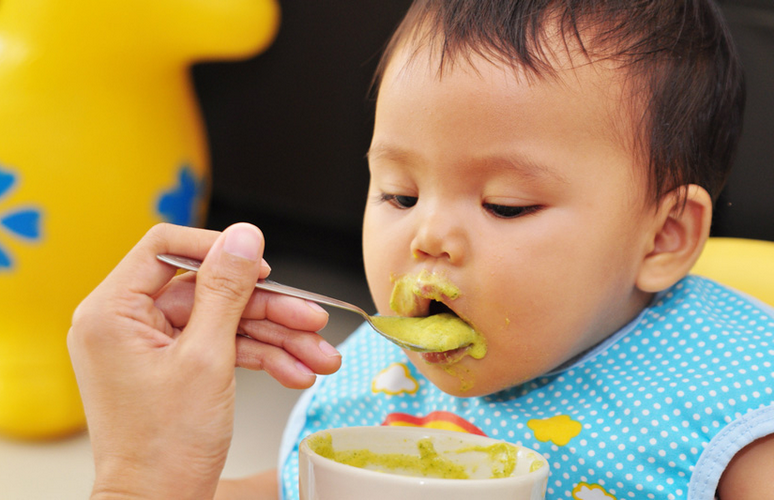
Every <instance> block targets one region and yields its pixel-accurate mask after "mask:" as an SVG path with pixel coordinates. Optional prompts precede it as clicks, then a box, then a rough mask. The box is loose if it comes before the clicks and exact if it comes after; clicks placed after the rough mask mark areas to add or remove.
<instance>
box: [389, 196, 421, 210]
mask: <svg viewBox="0 0 774 500" xmlns="http://www.w3.org/2000/svg"><path fill="white" fill-rule="evenodd" d="M381 198H382V201H386V202H388V203H390V204H392V205H394V206H396V207H397V208H411V207H413V206H414V205H416V204H417V199H418V198H417V197H416V196H404V195H401V194H387V193H383V194H382V197H381Z"/></svg>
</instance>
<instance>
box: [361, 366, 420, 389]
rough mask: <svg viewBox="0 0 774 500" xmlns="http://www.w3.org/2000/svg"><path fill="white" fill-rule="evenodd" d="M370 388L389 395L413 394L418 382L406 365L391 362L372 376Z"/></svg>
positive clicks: (417, 387)
mask: <svg viewBox="0 0 774 500" xmlns="http://www.w3.org/2000/svg"><path fill="white" fill-rule="evenodd" d="M371 390H372V391H373V392H383V393H385V394H389V395H390V396H397V395H399V394H401V393H407V394H415V393H416V392H417V391H418V390H419V383H418V382H417V380H416V379H415V378H414V377H413V376H412V375H411V372H410V371H409V368H408V366H406V365H405V364H403V363H392V364H391V365H390V366H388V367H387V368H385V369H384V370H382V371H380V372H379V373H378V374H377V375H376V377H374V379H373V381H371Z"/></svg>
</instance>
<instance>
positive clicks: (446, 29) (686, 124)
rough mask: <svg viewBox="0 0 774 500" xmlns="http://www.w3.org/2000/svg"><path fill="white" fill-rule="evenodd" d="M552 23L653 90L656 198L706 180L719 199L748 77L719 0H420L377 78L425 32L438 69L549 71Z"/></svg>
mask: <svg viewBox="0 0 774 500" xmlns="http://www.w3.org/2000/svg"><path fill="white" fill-rule="evenodd" d="M420 28H421V29H420ZM548 28H551V29H556V28H559V31H560V33H561V34H562V36H563V37H564V40H565V45H566V46H568V47H570V46H575V47H580V49H581V50H582V52H583V53H585V54H586V56H587V57H589V58H590V59H591V60H598V59H600V58H604V59H607V60H612V61H615V62H618V63H620V65H621V67H622V68H625V69H626V70H627V71H628V76H629V77H630V78H629V79H628V81H630V82H633V83H634V85H636V86H637V88H638V89H639V90H642V91H644V92H643V93H641V94H640V97H638V102H641V103H644V105H640V106H639V107H636V109H637V110H639V111H641V112H642V114H641V115H640V116H636V117H635V119H636V120H639V121H640V124H639V127H638V128H637V130H639V137H637V138H636V139H637V140H636V143H637V144H638V145H639V150H638V152H639V153H641V154H642V156H643V158H646V162H647V163H648V164H649V179H650V183H649V184H650V186H649V189H650V195H651V199H653V200H655V201H659V200H661V199H662V198H663V197H664V196H665V195H666V194H667V193H669V192H670V191H672V190H673V189H675V188H677V187H680V186H684V185H687V184H698V185H700V186H702V187H704V188H705V189H706V190H707V191H708V192H709V193H710V195H711V196H712V198H713V200H716V199H717V197H718V195H719V194H720V191H721V190H722V188H723V185H724V184H725V182H726V179H727V177H728V173H729V171H730V169H731V164H732V163H733V158H734V153H735V151H736V145H737V142H738V138H739V135H740V134H741V129H742V116H743V110H744V102H745V87H744V77H743V73H742V68H741V65H740V62H739V58H738V55H737V52H736V48H735V46H734V44H733V41H732V39H731V35H730V32H729V29H728V27H727V25H726V23H725V21H724V20H723V17H722V15H721V12H720V10H719V8H718V7H717V5H715V4H714V3H713V0H415V1H414V3H413V4H412V5H411V7H410V8H409V11H408V13H407V14H406V16H405V17H404V19H403V21H402V22H401V24H400V25H399V27H398V29H397V30H396V32H395V34H394V35H393V37H392V39H391V40H390V42H389V44H388V45H387V48H386V50H385V52H384V55H383V56H382V59H381V62H380V64H379V68H378V69H377V73H376V77H375V80H374V83H375V86H376V88H378V85H379V84H380V81H381V78H382V76H383V74H384V70H385V68H386V66H387V64H388V63H389V61H390V60H391V58H392V55H393V54H394V52H395V51H396V50H397V48H398V47H399V46H400V45H401V44H403V43H406V42H417V41H418V40H419V39H415V38H412V37H418V36H422V37H429V39H427V40H425V39H424V38H423V39H422V41H425V42H428V43H429V44H430V46H432V47H435V48H437V49H438V50H439V55H440V67H439V71H443V67H444V65H445V64H451V63H453V62H454V61H455V60H456V59H459V58H463V59H464V58H468V57H470V54H478V55H481V56H483V57H485V58H488V59H490V60H496V61H498V62H502V61H508V62H509V63H510V64H513V65H515V66H518V67H521V68H524V69H526V70H528V71H529V72H531V73H532V74H534V75H536V76H538V77H543V76H549V75H551V74H553V68H552V66H551V59H550V56H549V55H548V54H549V52H548V51H544V46H543V44H544V43H545V41H546V40H545V33H546V31H547V29H548ZM642 96H644V97H642Z"/></svg>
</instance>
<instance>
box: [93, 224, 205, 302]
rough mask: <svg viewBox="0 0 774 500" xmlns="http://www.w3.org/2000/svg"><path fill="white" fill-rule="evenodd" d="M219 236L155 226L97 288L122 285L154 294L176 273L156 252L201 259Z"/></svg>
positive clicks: (169, 225)
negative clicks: (160, 259)
mask: <svg viewBox="0 0 774 500" xmlns="http://www.w3.org/2000/svg"><path fill="white" fill-rule="evenodd" d="M219 234H220V233H219V232H218V231H212V230H209V229H198V228H192V227H185V226H176V225H174V224H167V223H162V224H157V225H156V226H153V227H152V228H151V229H150V230H149V231H148V232H147V233H146V234H145V236H143V237H142V239H141V240H140V241H139V242H138V243H137V244H136V245H135V246H134V248H132V249H131V250H130V251H129V253H128V254H126V256H125V257H124V258H123V259H122V260H121V262H120V263H119V264H118V265H117V266H116V267H115V269H113V271H111V273H110V274H109V275H108V276H107V278H105V280H104V281H103V285H100V286H108V287H113V286H118V285H120V286H122V287H124V288H125V289H127V290H128V291H130V292H134V293H139V294H144V295H154V294H156V293H158V292H159V291H160V290H161V288H162V287H164V285H166V284H167V283H168V282H169V280H170V279H172V277H173V276H174V275H175V273H176V272H177V270H176V269H175V268H174V267H172V266H170V265H169V264H165V263H163V262H160V261H159V260H158V259H156V255H158V254H160V253H170V254H176V255H183V256H185V257H190V258H194V259H199V260H204V257H205V256H206V255H207V252H208V251H209V249H210V247H211V246H212V244H213V243H215V240H216V239H217V238H218V235H219Z"/></svg>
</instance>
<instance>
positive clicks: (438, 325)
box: [371, 270, 486, 359]
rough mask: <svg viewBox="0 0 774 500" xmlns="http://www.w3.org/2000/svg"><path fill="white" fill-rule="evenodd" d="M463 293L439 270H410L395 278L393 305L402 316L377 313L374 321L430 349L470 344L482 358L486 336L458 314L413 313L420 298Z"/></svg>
mask: <svg viewBox="0 0 774 500" xmlns="http://www.w3.org/2000/svg"><path fill="white" fill-rule="evenodd" d="M459 295H460V290H459V288H457V287H456V286H455V285H454V284H453V283H451V282H450V281H449V280H448V279H446V278H445V277H443V276H440V275H438V274H437V273H430V272H429V271H427V270H423V271H422V272H420V273H419V275H411V274H407V275H404V276H401V277H400V278H399V279H397V280H396V281H395V286H394V288H393V290H392V296H391V297H390V308H391V309H392V310H393V311H395V312H396V313H398V314H399V315H400V316H374V317H372V318H371V320H372V321H373V322H374V324H375V325H376V326H377V327H378V328H379V329H380V330H383V331H386V332H388V333H389V334H390V335H392V336H394V337H396V338H398V339H400V340H402V341H404V342H406V343H408V344H413V345H421V346H423V347H426V348H427V350H428V351H433V352H447V351H452V350H455V349H458V348H460V347H465V346H471V347H470V349H469V350H468V354H469V355H470V356H472V357H473V358H476V359H480V358H482V357H484V355H485V354H486V343H485V342H484V339H483V337H482V336H481V335H480V334H479V333H478V332H477V331H476V330H475V329H474V328H473V327H472V326H470V325H469V324H468V323H466V322H465V321H463V320H462V319H461V318H460V317H459V316H457V315H455V314H453V313H450V312H444V313H440V314H434V315H431V316H427V317H412V316H409V315H411V314H413V313H414V312H415V311H416V310H417V308H418V307H419V301H420V300H421V299H431V300H436V301H439V302H440V301H441V300H442V299H443V298H448V299H451V300H454V299H456V298H457V297H459Z"/></svg>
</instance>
